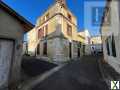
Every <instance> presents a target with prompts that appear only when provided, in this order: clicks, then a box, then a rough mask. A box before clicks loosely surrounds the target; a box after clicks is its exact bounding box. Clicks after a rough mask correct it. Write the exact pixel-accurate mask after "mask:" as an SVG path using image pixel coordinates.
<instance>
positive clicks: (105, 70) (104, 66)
mask: <svg viewBox="0 0 120 90" xmlns="http://www.w3.org/2000/svg"><path fill="white" fill-rule="evenodd" d="M99 67H100V71H101V74H102V77H103V78H104V80H105V81H106V83H107V85H108V87H111V85H110V84H111V81H120V74H119V73H118V72H116V71H115V69H114V68H113V67H112V66H110V65H109V64H108V63H107V62H105V61H104V60H103V59H101V60H100V61H99Z"/></svg>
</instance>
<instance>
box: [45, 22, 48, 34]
mask: <svg viewBox="0 0 120 90" xmlns="http://www.w3.org/2000/svg"><path fill="white" fill-rule="evenodd" d="M47 34H48V24H47V25H45V36H47Z"/></svg>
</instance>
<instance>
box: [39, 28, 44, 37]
mask: <svg viewBox="0 0 120 90" xmlns="http://www.w3.org/2000/svg"><path fill="white" fill-rule="evenodd" d="M42 37H44V29H42V28H40V29H39V30H38V39H39V38H42Z"/></svg>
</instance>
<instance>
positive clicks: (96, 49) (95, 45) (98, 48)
mask: <svg viewBox="0 0 120 90" xmlns="http://www.w3.org/2000/svg"><path fill="white" fill-rule="evenodd" d="M91 53H92V54H94V53H95V54H102V40H101V36H100V35H97V36H92V37H91Z"/></svg>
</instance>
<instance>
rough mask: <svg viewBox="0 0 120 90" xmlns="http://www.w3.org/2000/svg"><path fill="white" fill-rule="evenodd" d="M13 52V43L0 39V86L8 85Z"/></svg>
mask: <svg viewBox="0 0 120 90" xmlns="http://www.w3.org/2000/svg"><path fill="white" fill-rule="evenodd" d="M13 50H14V42H13V41H11V40H6V39H0V86H1V85H7V84H8V79H9V74H10V68H11V62H12V58H13Z"/></svg>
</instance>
